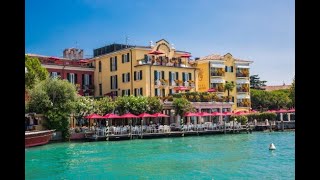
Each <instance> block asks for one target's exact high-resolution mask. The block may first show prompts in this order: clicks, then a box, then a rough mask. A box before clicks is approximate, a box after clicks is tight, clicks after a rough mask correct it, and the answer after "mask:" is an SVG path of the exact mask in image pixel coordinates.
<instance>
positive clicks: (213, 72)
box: [210, 67, 225, 77]
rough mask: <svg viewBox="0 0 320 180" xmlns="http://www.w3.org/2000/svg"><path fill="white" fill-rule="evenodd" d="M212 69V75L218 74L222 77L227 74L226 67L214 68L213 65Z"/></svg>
mask: <svg viewBox="0 0 320 180" xmlns="http://www.w3.org/2000/svg"><path fill="white" fill-rule="evenodd" d="M210 70H211V71H210V75H211V76H218V77H220V76H224V74H225V72H224V69H222V68H213V67H211V69H210Z"/></svg>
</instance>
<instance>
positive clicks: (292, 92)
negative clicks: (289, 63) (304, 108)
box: [290, 76, 296, 107]
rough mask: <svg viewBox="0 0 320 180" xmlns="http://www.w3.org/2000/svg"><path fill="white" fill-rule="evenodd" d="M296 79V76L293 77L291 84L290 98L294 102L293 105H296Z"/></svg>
mask: <svg viewBox="0 0 320 180" xmlns="http://www.w3.org/2000/svg"><path fill="white" fill-rule="evenodd" d="M295 81H296V77H295V76H294V77H293V82H292V84H291V88H290V99H291V102H292V106H293V107H295Z"/></svg>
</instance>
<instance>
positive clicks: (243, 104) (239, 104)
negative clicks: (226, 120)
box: [237, 102, 250, 107]
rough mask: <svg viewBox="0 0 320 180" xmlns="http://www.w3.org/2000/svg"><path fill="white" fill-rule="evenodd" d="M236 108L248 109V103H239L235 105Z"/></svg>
mask: <svg viewBox="0 0 320 180" xmlns="http://www.w3.org/2000/svg"><path fill="white" fill-rule="evenodd" d="M237 106H238V107H250V103H243V102H240V103H237Z"/></svg>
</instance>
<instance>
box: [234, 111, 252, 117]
mask: <svg viewBox="0 0 320 180" xmlns="http://www.w3.org/2000/svg"><path fill="white" fill-rule="evenodd" d="M248 114H250V113H247V112H244V111H239V112H236V113H234V115H236V116H242V115H248Z"/></svg>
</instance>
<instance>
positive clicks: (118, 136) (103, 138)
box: [85, 128, 252, 141]
mask: <svg viewBox="0 0 320 180" xmlns="http://www.w3.org/2000/svg"><path fill="white" fill-rule="evenodd" d="M251 131H252V130H250V131H248V130H247V129H246V128H241V129H235V130H233V129H226V134H233V133H251ZM214 134H224V130H223V129H218V130H205V131H172V132H160V133H142V134H141V133H140V134H108V135H105V136H97V135H95V134H94V135H90V136H86V137H85V140H87V141H119V140H130V139H154V138H166V137H186V136H202V135H214Z"/></svg>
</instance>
